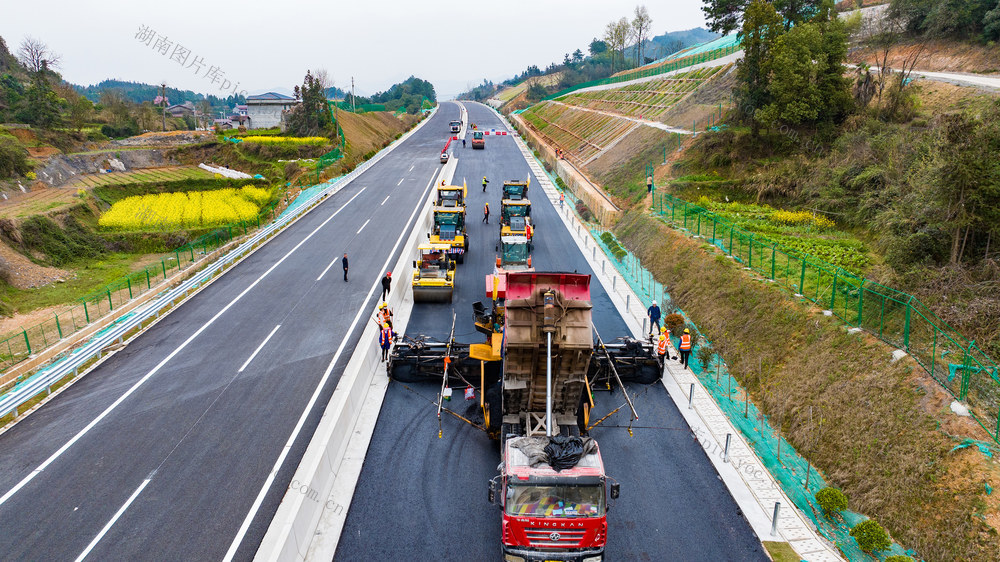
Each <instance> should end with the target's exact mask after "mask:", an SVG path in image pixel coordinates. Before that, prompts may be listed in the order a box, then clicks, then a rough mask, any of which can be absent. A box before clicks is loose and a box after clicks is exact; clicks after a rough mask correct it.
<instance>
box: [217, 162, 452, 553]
mask: <svg viewBox="0 0 1000 562" xmlns="http://www.w3.org/2000/svg"><path fill="white" fill-rule="evenodd" d="M436 175H437V171H434V172H432V173H431V179H430V181H428V182H427V187H425V188H424V194H423V196H421V198H420V200H421V201H423V199H424V197H427V190H428V189H430V188H431V184H433V183H434V176H436ZM420 207H421V205H417V206H415V207H414V208H413V212H412V213H410V218H409V219H407V220H406V222H405V223H403V224H404V225H408V224H410V221H412V220H413V217H414V215H416V214H417V210H419V209H420ZM407 236H409V232H407V230H406V228H404V229H403V232H401V233H400V235H399V238H398V239H397V240H396V245H395V246H393V247H392V251H390V252H389V255H388V256H387V257H386V258H385V263H384V264H382V268H381V269H380V270H379V271H385V269H386V268H387V267H388V266H389V261H390V260H391V259H392V258H393V254H395V253H396V250H397V249H399V245H400V244H402V243H403V238H405V237H407ZM380 283H381V278H378V279H375V282H374V283H372V288H371V289H369V290H368V294H367V295H366V296H365V298H364V300H363V301H362V304H361V307H360V308H358V313H357V314H356V315H355V316H354V321H353V322H351V327H350V328H348V329H347V333H346V334H345V335H344V338H343V339H342V340H341V342H340V346H339V347H337V352H336V353H334V354H333V359H331V360H330V364H329V365H327V367H326V371H324V372H323V377H322V378H321V379H320V381H319V384H317V385H316V390H314V391H313V394H312V397H310V398H309V403H308V404H306V407H305V409H304V410H302V415H301V416H299V421H298V423H296V424H295V428H294V429H292V434H291V435H289V436H288V441H286V442H285V446H284V447H283V448H282V449H281V454H280V455H278V460H276V461H275V462H274V467H273V468H272V469H271V472H269V473H268V474H267V478H266V479H265V480H264V485H263V486H261V488H260V492H259V493H258V494H257V499H255V500H254V502H253V505H252V506H250V511H249V512H248V513H247V516H246V518H245V519H244V520H243V524H242V525H240V529H239V531H237V532H236V536H235V537H234V538H233V543H232V544H231V545H229V551H228V552H226V556H225V557H223V559H222V560H223V562H230V561H231V560H232V559H233V557H234V556H236V550H237V549H239V547H240V544H241V543H242V542H243V537H244V536H245V535H246V534H247V530H248V529H250V523H252V522H253V519H254V517H255V516H256V515H257V511H258V510H259V509H260V505H261V504H262V503H263V502H264V496H266V495H267V491H268V490H269V489H270V488H271V484H272V483H273V482H274V478H275V476H277V474H278V471H280V470H281V465H282V464H284V462H285V457H287V456H288V451H290V450H291V449H292V445H293V444H294V443H295V439H296V438H297V437H298V436H299V432H300V431H302V426H303V425H305V423H306V418H307V417H309V412H310V411H311V410H312V408H313V405H314V404H316V401H317V400H318V399H319V393H320V391H322V390H323V387H324V386H325V385H326V381H327V380H328V379H329V378H330V374H331V373H332V372H333V367H334V366H335V365H336V364H337V361H339V360H340V354H341V353H343V351H344V346H345V345H346V344H347V340H348V339H349V337H350V335H351V333H353V332H354V328H355V326H357V324H358V321H359V320H360V319H361V315H362V314H364V313H365V312H366V311H365V303H367V302H368V300H369V299H370V298H371V297H372V295H374V294H375V288H376V287H377V286H379V284H380Z"/></svg>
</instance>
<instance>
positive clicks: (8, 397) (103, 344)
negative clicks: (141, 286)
mask: <svg viewBox="0 0 1000 562" xmlns="http://www.w3.org/2000/svg"><path fill="white" fill-rule="evenodd" d="M436 111H437V108H435V109H434V110H433V111H432V112H431V113H430V114H429V115H428V116H427V118H425V119H424V120H423V121H422V122H421V123H419V124H418V125H417V126H416V127H414V128H413V129H411V130H410V131H408V132H407V133H406V134H404V135H403V136H402V137H400V138H399V139H398V140H396V141H395V142H393V143H392V144H390V145H389V146H387V147H386V148H384V149H382V150H380V151H379V152H378V153H377V154H375V156H373V157H372V158H370V159H369V160H368V161H366V162H364V163H363V164H361V165H360V166H358V167H357V168H355V169H354V170H353V171H352V172H351V173H349V174H347V175H346V176H343V177H342V178H340V179H339V180H337V181H336V182H335V183H333V184H331V185H330V186H329V187H328V188H327V189H324V190H323V191H321V192H320V193H317V194H316V195H314V196H313V197H312V198H310V199H309V200H308V201H306V203H304V204H303V205H302V206H301V207H300V208H299V211H298V212H297V213H295V214H292V215H288V216H286V217H284V218H282V219H279V220H277V221H275V222H274V223H272V224H270V225H268V226H267V227H265V228H262V229H261V230H260V231H258V232H257V233H256V234H254V235H253V236H252V237H251V238H250V239H248V240H246V241H245V242H243V243H242V244H240V245H239V246H237V247H236V248H235V249H234V250H233V251H231V252H229V253H227V254H226V255H225V256H223V257H222V258H221V259H219V260H217V261H216V262H215V263H212V264H209V265H208V266H207V267H205V269H203V270H202V271H201V272H200V273H198V274H196V275H195V276H193V277H191V278H189V279H188V280H186V281H184V282H183V283H181V284H180V285H179V286H177V287H175V288H173V289H171V290H169V291H167V292H166V293H165V294H164V295H163V296H162V297H160V298H158V299H156V300H155V301H153V302H151V303H149V304H147V305H145V306H144V307H142V308H141V309H140V310H139V311H136V312H134V313H132V315H131V316H128V317H127V318H125V319H124V320H119V321H116V322H115V323H114V324H112V326H111V327H110V328H109V329H106V331H105V332H104V333H103V334H102V335H100V336H98V337H95V338H93V339H92V340H91V341H89V342H87V343H86V344H85V345H84V346H82V347H80V348H77V349H76V350H74V351H73V352H72V353H70V355H69V356H68V357H66V358H64V359H61V360H59V361H57V362H56V363H55V364H53V365H52V366H50V367H48V368H45V369H42V370H40V371H39V372H37V373H35V374H34V375H33V376H32V377H30V378H29V379H28V381H27V383H26V384H23V385H22V386H21V387H19V388H16V389H14V390H12V391H11V392H8V393H7V394H5V395H3V396H2V397H0V417H2V416H5V415H7V414H9V413H11V412H16V411H17V408H18V407H19V406H21V405H22V404H24V403H25V402H28V401H29V400H31V399H33V398H35V397H36V396H38V395H39V394H41V393H43V392H46V393H48V392H49V391H50V390H51V387H52V386H53V385H54V384H56V383H57V382H59V381H61V380H63V379H65V378H66V377H69V376H71V375H72V376H73V379H72V380H70V381H69V382H68V383H67V384H66V385H64V386H63V387H62V388H61V389H60V391H61V390H62V389H65V388H67V387H69V386H70V385H71V384H73V382H75V381H76V380H79V376H81V375H85V374H87V373H88V372H90V370H92V369H93V368H94V367H96V366H97V365H98V364H99V363H100V362H101V360H102V359H103V358H105V357H106V356H107V355H110V354H113V353H115V352H116V351H118V350H119V349H121V347H124V345H127V344H128V343H129V342H131V341H132V340H133V339H134V338H135V337H136V336H138V335H139V334H141V333H142V331H143V330H144V329H145V328H148V327H149V326H151V325H152V324H153V323H155V322H156V321H158V320H159V318H160V317H161V315H162V314H165V313H166V312H169V310H171V309H172V308H173V307H175V306H178V305H180V304H182V303H184V302H185V301H186V300H187V299H189V298H190V297H191V296H193V295H195V294H197V293H198V292H199V291H201V290H202V289H203V288H205V287H207V286H208V285H209V284H210V283H211V282H212V281H213V280H214V279H215V278H216V277H218V276H221V275H222V274H223V273H225V271H226V270H227V269H229V268H230V267H232V266H234V265H236V264H237V263H239V262H241V261H242V260H244V259H245V258H247V257H248V256H250V255H251V254H253V253H254V252H255V251H256V250H257V249H258V248H260V247H261V246H262V245H264V244H265V243H266V242H267V241H268V240H270V239H271V238H272V237H273V236H274V235H276V234H278V233H279V232H281V231H282V230H284V229H285V228H287V227H288V226H290V225H292V224H294V223H295V222H296V221H298V220H299V219H300V218H301V217H302V216H304V215H305V214H306V213H308V212H309V211H311V210H312V209H314V208H315V207H316V206H317V205H319V204H320V203H322V202H323V201H324V200H326V199H327V198H328V197H330V196H331V195H334V194H336V193H338V192H339V191H340V190H341V189H343V188H344V187H346V186H347V185H349V184H350V183H351V181H353V180H354V178H356V177H358V176H359V175H361V174H362V173H364V172H365V171H366V170H368V169H369V168H371V167H372V166H373V165H375V164H376V163H377V162H378V161H380V160H381V159H382V158H384V157H385V156H386V155H387V154H389V153H390V152H392V151H393V150H394V149H395V148H396V147H397V146H399V144H400V143H402V142H403V141H405V140H406V139H408V138H409V137H410V136H411V135H412V134H414V133H415V132H416V131H417V130H419V129H420V128H421V127H423V126H424V124H426V123H427V122H428V121H430V119H431V117H433V115H434V113H435V112H436ZM144 323H148V324H146V325H145V326H144V325H143V324H144ZM126 337H128V339H127V340H126V339H125V338H126ZM122 344H124V345H122ZM112 347H115V348H114V349H113V350H111V349H109V348H112ZM84 369H85V370H84ZM81 370H83V372H82V373H81ZM57 394H58V393H57ZM53 396H54V395H52V394H49V395H48V396H47V397H46V400H44V401H42V402H41V403H40V404H38V405H37V406H35V407H33V408H32V409H31V410H29V411H28V412H25V413H24V414H23V415H21V416H20V418H21V419H24V417H25V416H27V415H28V414H30V413H31V412H34V411H35V410H37V409H38V407H40V406H41V405H42V404H44V403H45V402H47V401H48V400H50V399H51V398H52V397H53ZM18 421H20V420H18ZM12 425H13V424H9V425H8V428H9V427H11V426H12Z"/></svg>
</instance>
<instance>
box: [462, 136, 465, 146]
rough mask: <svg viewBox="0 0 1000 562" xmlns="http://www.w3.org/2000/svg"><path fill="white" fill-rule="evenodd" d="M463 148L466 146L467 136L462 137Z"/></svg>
mask: <svg viewBox="0 0 1000 562" xmlns="http://www.w3.org/2000/svg"><path fill="white" fill-rule="evenodd" d="M462 148H465V137H462Z"/></svg>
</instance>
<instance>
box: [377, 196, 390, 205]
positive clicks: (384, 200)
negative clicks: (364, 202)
mask: <svg viewBox="0 0 1000 562" xmlns="http://www.w3.org/2000/svg"><path fill="white" fill-rule="evenodd" d="M389 197H390V196H389V195H386V196H385V199H383V200H382V202H381V203H379V204H380V205H385V202H386V201H388V200H389Z"/></svg>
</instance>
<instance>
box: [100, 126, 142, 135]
mask: <svg viewBox="0 0 1000 562" xmlns="http://www.w3.org/2000/svg"><path fill="white" fill-rule="evenodd" d="M101 134H102V135H104V136H106V137H108V138H109V139H123V138H125V137H134V136H135V135H138V134H139V126H138V125H136V124H135V123H125V124H124V125H117V126H116V125H102V126H101Z"/></svg>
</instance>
